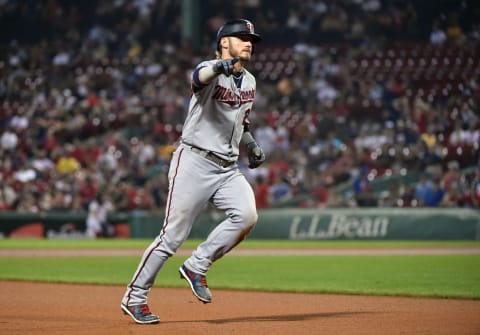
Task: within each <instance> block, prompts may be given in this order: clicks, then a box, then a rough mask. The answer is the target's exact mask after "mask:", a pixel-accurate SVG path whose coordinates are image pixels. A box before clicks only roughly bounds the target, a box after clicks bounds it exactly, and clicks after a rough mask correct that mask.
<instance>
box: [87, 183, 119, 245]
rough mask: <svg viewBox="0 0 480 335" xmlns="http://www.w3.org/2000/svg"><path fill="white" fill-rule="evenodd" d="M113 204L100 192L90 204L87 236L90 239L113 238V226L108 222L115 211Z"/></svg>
mask: <svg viewBox="0 0 480 335" xmlns="http://www.w3.org/2000/svg"><path fill="white" fill-rule="evenodd" d="M114 209H115V208H114V207H113V204H112V203H111V202H110V200H109V199H108V197H107V196H106V194H105V193H103V192H99V193H98V194H97V196H96V197H95V198H94V199H93V200H92V201H91V202H90V203H89V204H88V214H87V222H86V224H87V230H86V235H87V236H88V237H90V238H97V237H112V236H113V234H114V231H113V227H112V225H111V224H110V223H109V222H108V215H109V214H111V213H112V212H113V211H114Z"/></svg>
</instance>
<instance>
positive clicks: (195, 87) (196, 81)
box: [191, 61, 213, 93]
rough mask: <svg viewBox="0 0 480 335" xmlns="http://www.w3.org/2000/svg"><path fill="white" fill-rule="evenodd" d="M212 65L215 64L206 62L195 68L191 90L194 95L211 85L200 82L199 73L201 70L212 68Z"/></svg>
mask: <svg viewBox="0 0 480 335" xmlns="http://www.w3.org/2000/svg"><path fill="white" fill-rule="evenodd" d="M212 63H213V61H204V62H202V63H200V64H198V65H197V67H196V68H195V70H193V73H192V78H191V88H192V92H193V93H197V92H199V91H201V90H202V88H204V87H205V86H208V85H209V84H203V83H202V82H201V81H200V78H199V76H198V73H199V71H200V69H202V68H204V67H206V66H211V65H212Z"/></svg>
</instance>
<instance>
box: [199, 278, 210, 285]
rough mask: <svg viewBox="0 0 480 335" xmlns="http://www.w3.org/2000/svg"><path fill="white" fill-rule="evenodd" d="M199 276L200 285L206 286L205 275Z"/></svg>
mask: <svg viewBox="0 0 480 335" xmlns="http://www.w3.org/2000/svg"><path fill="white" fill-rule="evenodd" d="M199 277H200V284H202V286H205V287H208V285H207V277H205V276H199Z"/></svg>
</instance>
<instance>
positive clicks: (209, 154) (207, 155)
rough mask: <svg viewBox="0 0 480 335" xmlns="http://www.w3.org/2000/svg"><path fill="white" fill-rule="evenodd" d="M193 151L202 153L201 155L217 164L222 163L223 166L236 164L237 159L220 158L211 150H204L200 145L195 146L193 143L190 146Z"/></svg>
mask: <svg viewBox="0 0 480 335" xmlns="http://www.w3.org/2000/svg"><path fill="white" fill-rule="evenodd" d="M190 148H191V149H192V151H193V152H195V153H197V154H200V155H201V156H203V157H205V158H206V159H208V160H209V161H212V162H214V163H215V164H217V165H220V166H221V167H223V168H226V167H229V166H231V165H233V164H235V161H227V160H226V159H223V158H220V157H218V156H217V155H215V154H214V153H212V152H211V151H207V150H203V149H200V148H198V147H194V146H193V145H191V146H190Z"/></svg>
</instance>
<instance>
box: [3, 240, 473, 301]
mask: <svg viewBox="0 0 480 335" xmlns="http://www.w3.org/2000/svg"><path fill="white" fill-rule="evenodd" d="M198 242H199V241H187V242H186V244H185V245H184V246H183V247H194V246H196V245H197V244H198ZM149 243H150V241H149V240H103V241H102V240H100V241H89V240H81V241H71V240H70V241H67V240H63V241H48V240H39V241H24V240H2V241H0V248H120V247H123V248H144V247H146V246H147V245H148V244H149ZM8 244H9V246H7V245H8ZM282 246H283V247H285V248H298V247H304V248H322V247H328V248H405V247H409V248H429V247H432V248H433V247H435V248H438V247H451V248H457V247H478V246H479V243H478V242H427V243H425V242H377V241H376V242H313V241H312V242H311V243H310V242H303V241H295V242H291V241H285V242H278V241H267V243H265V242H264V241H246V242H245V243H243V244H241V245H240V246H239V247H243V248H245V247H250V248H262V247H266V248H273V247H275V248H281V247H282ZM140 257H141V252H139V255H138V257H131V256H128V257H59V258H53V257H0V279H1V280H26V281H47V282H65V283H80V284H112V285H127V284H128V282H129V281H130V279H131V277H132V275H133V273H134V271H135V269H136V267H137V265H138V262H139V260H140ZM185 259H186V257H183V256H178V255H175V256H174V257H172V258H171V259H170V260H169V261H168V262H167V263H166V265H165V266H164V268H163V269H162V271H161V272H160V274H159V276H158V278H157V281H156V286H165V287H186V283H185V282H184V281H182V280H180V279H179V277H178V272H177V271H178V267H179V266H180V265H181V264H182V263H183V261H184V260H185ZM208 280H209V286H210V287H211V288H212V289H242V290H262V291H284V292H309V293H337V294H369V295H399V296H423V297H439V298H469V299H480V255H408V256H403V255H395V256H385V255H383V256H375V255H359V256H346V255H342V256H332V255H328V256H235V255H228V256H226V257H224V258H223V259H221V260H219V261H218V262H216V263H215V266H213V267H212V269H211V270H210V271H209V274H208Z"/></svg>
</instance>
